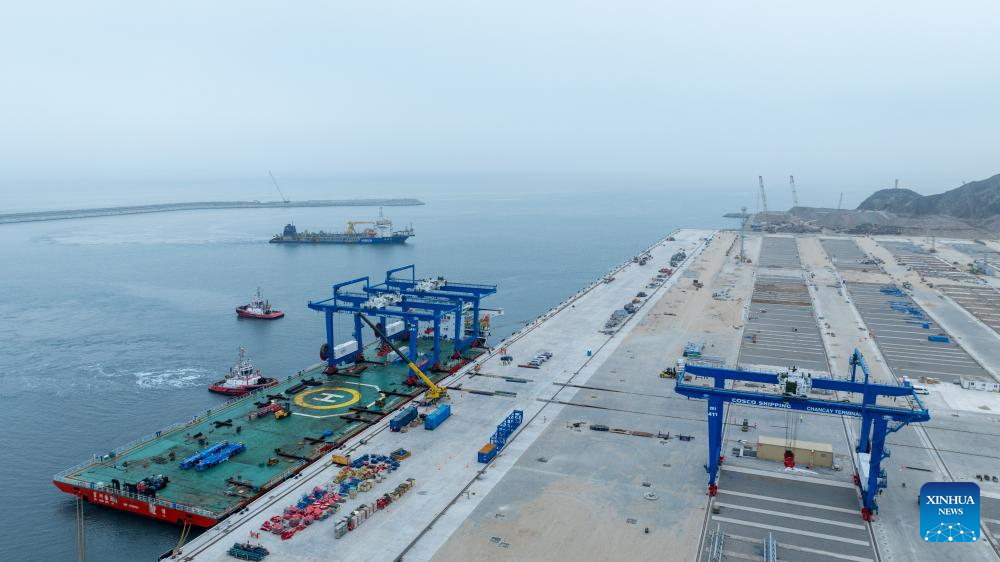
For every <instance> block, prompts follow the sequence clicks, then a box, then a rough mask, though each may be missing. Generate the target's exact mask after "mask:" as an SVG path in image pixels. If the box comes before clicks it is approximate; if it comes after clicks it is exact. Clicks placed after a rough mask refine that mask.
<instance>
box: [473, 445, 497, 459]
mask: <svg viewBox="0 0 1000 562" xmlns="http://www.w3.org/2000/svg"><path fill="white" fill-rule="evenodd" d="M499 450H500V449H497V446H496V445H494V444H493V443H487V444H486V445H483V448H482V449H479V454H478V457H477V458H478V459H479V462H481V463H483V464H487V463H489V462H490V461H491V460H493V459H494V458H495V457H496V456H497V451H499Z"/></svg>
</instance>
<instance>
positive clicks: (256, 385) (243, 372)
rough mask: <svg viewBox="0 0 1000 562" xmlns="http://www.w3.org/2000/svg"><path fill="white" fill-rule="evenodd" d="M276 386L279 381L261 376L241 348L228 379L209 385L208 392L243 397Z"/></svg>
mask: <svg viewBox="0 0 1000 562" xmlns="http://www.w3.org/2000/svg"><path fill="white" fill-rule="evenodd" d="M276 384H278V380H277V379H272V378H268V377H263V376H261V374H260V369H256V368H254V365H253V362H252V361H250V359H248V358H247V356H246V349H244V348H242V347H241V348H240V357H239V359H237V360H236V364H235V365H233V366H232V367H231V368H230V369H229V374H228V375H226V378H224V379H222V380H221V381H217V382H215V383H213V384H211V385H209V387H208V390H209V392H215V393H216V394H225V395H228V396H243V395H245V394H250V393H251V392H253V391H255V390H260V389H262V388H268V387H270V386H274V385H276Z"/></svg>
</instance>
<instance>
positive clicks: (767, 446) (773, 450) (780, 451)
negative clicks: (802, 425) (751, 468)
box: [757, 435, 833, 468]
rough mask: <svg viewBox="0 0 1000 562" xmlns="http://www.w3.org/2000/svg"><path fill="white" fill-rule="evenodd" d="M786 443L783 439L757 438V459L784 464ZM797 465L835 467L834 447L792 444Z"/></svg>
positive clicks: (820, 444) (810, 443)
mask: <svg viewBox="0 0 1000 562" xmlns="http://www.w3.org/2000/svg"><path fill="white" fill-rule="evenodd" d="M785 445H786V441H785V439H784V438H783V437H769V436H767V435H761V436H760V437H758V438H757V458H759V459H765V460H770V461H778V462H782V461H784V460H785V451H786V450H787V449H788V447H786V446H785ZM792 452H793V453H795V464H796V465H799V466H801V465H812V466H818V467H824V468H830V467H832V466H833V445H831V444H830V443H814V442H812V441H802V440H796V441H793V442H792Z"/></svg>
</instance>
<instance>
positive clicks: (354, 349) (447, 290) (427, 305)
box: [309, 264, 497, 375]
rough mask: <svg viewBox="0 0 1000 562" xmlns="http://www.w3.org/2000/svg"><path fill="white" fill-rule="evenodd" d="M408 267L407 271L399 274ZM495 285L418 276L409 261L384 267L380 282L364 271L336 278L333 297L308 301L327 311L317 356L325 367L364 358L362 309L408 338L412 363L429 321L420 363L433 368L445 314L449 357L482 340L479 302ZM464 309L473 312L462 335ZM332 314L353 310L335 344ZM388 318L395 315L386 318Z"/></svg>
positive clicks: (388, 332) (392, 333) (391, 334)
mask: <svg viewBox="0 0 1000 562" xmlns="http://www.w3.org/2000/svg"><path fill="white" fill-rule="evenodd" d="M407 271H408V272H409V276H403V277H400V276H398V274H399V273H401V272H407ZM496 291H497V287H496V285H477V284H471V283H456V282H453V281H448V280H446V279H444V278H443V277H434V278H428V279H417V276H416V269H415V267H414V266H413V265H412V264H411V265H406V266H403V267H398V268H395V269H390V270H388V271H386V274H385V281H384V282H382V283H379V284H375V285H373V284H372V283H371V279H370V278H369V277H367V276H365V277H358V278H357V279H352V280H350V281H345V282H343V283H337V284H336V285H334V286H333V296H332V297H331V298H329V299H325V300H322V301H318V302H312V301H310V302H309V308H311V309H313V310H318V311H321V312H323V313H324V315H325V320H326V342H325V343H324V344H323V347H322V349H321V351H320V357H321V358H322V359H323V360H324V361H326V363H327V373H335V372H337V369H338V366H340V365H344V364H348V363H355V362H357V361H358V360H360V359H362V358H363V353H364V347H365V346H364V339H363V328H364V324H363V322H362V318H361V315H362V314H365V315H370V316H375V317H377V318H378V319H379V330H380V331H381V332H382V334H384V335H385V336H386V337H388V338H392V339H403V338H406V339H408V341H409V345H408V349H407V351H406V352H407V354H408V357H406V359H409V360H410V361H411V362H413V363H417V338H418V336H419V335H420V334H419V328H420V322H425V323H427V324H429V325H430V334H431V335H430V337H432V338H433V342H434V344H433V348H432V351H431V353H430V357H429V358H428V359H426V360H424V361H421V362H419V366H420V367H424V366H428V368H429V369H430V370H436V369H437V368H438V366H439V364H440V359H441V349H442V346H441V341H442V333H441V323H442V320H443V319H444V318H445V317H447V316H448V315H452V316H454V321H455V331H454V340H453V347H454V349H453V351H452V358H457V357H458V356H460V354H461V352H462V351H463V350H466V349H468V348H470V347H472V346H474V345H479V344H482V343H483V340H482V338H481V335H480V331H479V330H480V321H479V320H480V318H479V316H480V302H481V299H483V298H484V297H487V296H489V295H492V294H495V293H496ZM467 312H468V313H471V315H472V322H471V333H470V334H469V335H465V331H464V326H463V324H464V322H463V320H464V316H465V314H466V313H467ZM334 314H351V315H353V316H354V333H353V339H352V340H350V341H348V342H346V343H342V344H340V345H336V339H335V334H334V322H333V318H334ZM389 318H393V319H398V321H396V322H393V323H392V324H388V322H387V320H388V319H389ZM414 375H416V373H414Z"/></svg>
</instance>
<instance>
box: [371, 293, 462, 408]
mask: <svg viewBox="0 0 1000 562" xmlns="http://www.w3.org/2000/svg"><path fill="white" fill-rule="evenodd" d="M358 317H359V318H361V319H362V320H364V322H365V324H368V327H369V328H371V329H372V331H373V332H375V335H376V336H378V337H379V339H381V340H382V341H383V342H385V344H386V345H388V346H389V347H391V348H392V350H393V351H395V352H396V355H397V356H398V357H399V358H400V359H401V360H403V361H406V365H407V366H408V367H409V368H410V371H412V372H413V374H415V375H417V377H419V378H420V380H422V381H424V384H425V385H427V392H426V393H425V394H424V398H426V399H427V400H428V401H434V400H439V399H442V398H447V397H448V389H446V388H442V387H440V386H438V385H436V384H434V381H432V380H431V379H430V378H429V377H428V376H427V375H425V374H424V372H423V371H421V370H420V367H417V365H416V364H415V363H414V362H413V361H410V360H409V359H407V358H406V355H405V354H403V352H402V351H400V350H399V348H398V347H396V344H394V343H392V341H391V340H390V339H389V338H387V337H386V336H385V334H383V333H382V329H381V328H379V326H378V324H375V323H374V322H372V321H371V320H369V319H368V317H367V316H365V315H364V314H360V313H359V314H358Z"/></svg>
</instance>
